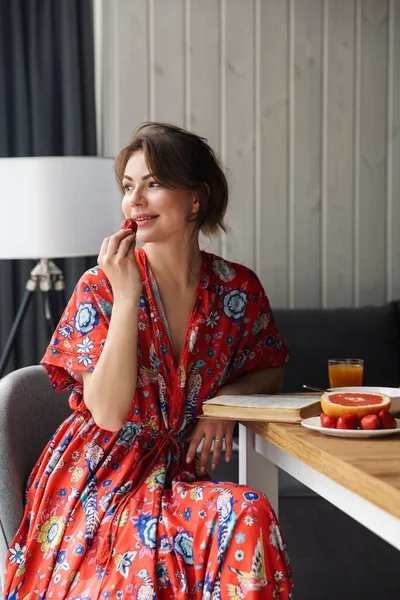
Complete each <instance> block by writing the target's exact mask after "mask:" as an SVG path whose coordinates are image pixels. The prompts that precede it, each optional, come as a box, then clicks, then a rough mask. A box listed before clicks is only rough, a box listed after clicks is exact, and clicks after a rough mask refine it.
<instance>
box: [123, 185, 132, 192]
mask: <svg viewBox="0 0 400 600" xmlns="http://www.w3.org/2000/svg"><path fill="white" fill-rule="evenodd" d="M123 188H124V192H130V191H131V189H132V186H131V185H130V183H126V184H125V185H124V186H123Z"/></svg>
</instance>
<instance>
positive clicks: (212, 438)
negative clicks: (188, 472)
mask: <svg viewBox="0 0 400 600" xmlns="http://www.w3.org/2000/svg"><path fill="white" fill-rule="evenodd" d="M234 427H235V421H222V420H218V421H216V420H213V421H212V422H211V421H201V422H199V423H198V424H197V425H196V427H195V429H194V431H193V434H192V435H191V437H190V438H189V439H190V445H189V449H188V452H187V456H186V461H187V462H188V463H190V462H192V460H193V459H194V457H195V456H196V452H197V450H198V448H199V446H200V444H201V442H202V441H203V447H202V449H201V454H200V470H201V472H202V473H205V471H206V467H207V462H208V458H209V456H210V452H211V449H212V453H213V456H212V463H211V469H212V470H214V469H216V467H217V465H218V463H219V461H220V457H221V453H222V451H223V449H224V442H225V460H226V461H227V462H229V461H230V460H231V458H232V446H233V430H234Z"/></svg>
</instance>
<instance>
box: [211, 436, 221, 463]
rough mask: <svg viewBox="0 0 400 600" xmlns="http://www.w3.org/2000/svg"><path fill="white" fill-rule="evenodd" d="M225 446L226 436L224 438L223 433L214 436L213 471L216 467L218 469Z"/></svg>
mask: <svg viewBox="0 0 400 600" xmlns="http://www.w3.org/2000/svg"><path fill="white" fill-rule="evenodd" d="M223 447H224V438H223V434H222V433H220V434H218V435H216V436H215V438H214V452H213V457H212V463H211V470H212V471H214V469H216V468H217V466H218V463H219V459H220V456H221V452H222V449H223Z"/></svg>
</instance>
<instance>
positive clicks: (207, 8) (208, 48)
mask: <svg viewBox="0 0 400 600" xmlns="http://www.w3.org/2000/svg"><path fill="white" fill-rule="evenodd" d="M188 42H189V57H190V65H189V71H190V80H189V85H190V92H189V94H188V96H189V98H190V106H189V107H188V109H189V116H188V122H187V126H188V127H189V128H190V129H191V131H193V132H194V133H197V134H198V135H200V136H202V137H205V138H207V140H208V143H209V144H210V146H211V147H212V148H213V150H214V151H215V152H216V153H217V155H219V154H220V149H221V144H220V142H221V139H220V121H221V120H220V102H221V97H220V62H221V60H220V11H219V4H218V2H216V1H215V0H190V35H189V41H188ZM200 240H201V242H200V243H201V247H202V248H204V249H206V250H207V251H208V252H213V253H215V254H220V252H221V247H220V238H209V237H207V236H200Z"/></svg>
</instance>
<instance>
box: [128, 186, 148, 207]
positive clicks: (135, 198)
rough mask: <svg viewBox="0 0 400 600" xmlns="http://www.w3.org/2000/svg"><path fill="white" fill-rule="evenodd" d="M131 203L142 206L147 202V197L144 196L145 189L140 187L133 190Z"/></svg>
mask: <svg viewBox="0 0 400 600" xmlns="http://www.w3.org/2000/svg"><path fill="white" fill-rule="evenodd" d="M129 204H130V205H131V206H137V205H139V206H141V205H143V204H146V199H145V197H144V194H143V191H142V190H141V189H140V188H136V189H135V190H133V192H132V195H131V197H130V199H129Z"/></svg>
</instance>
